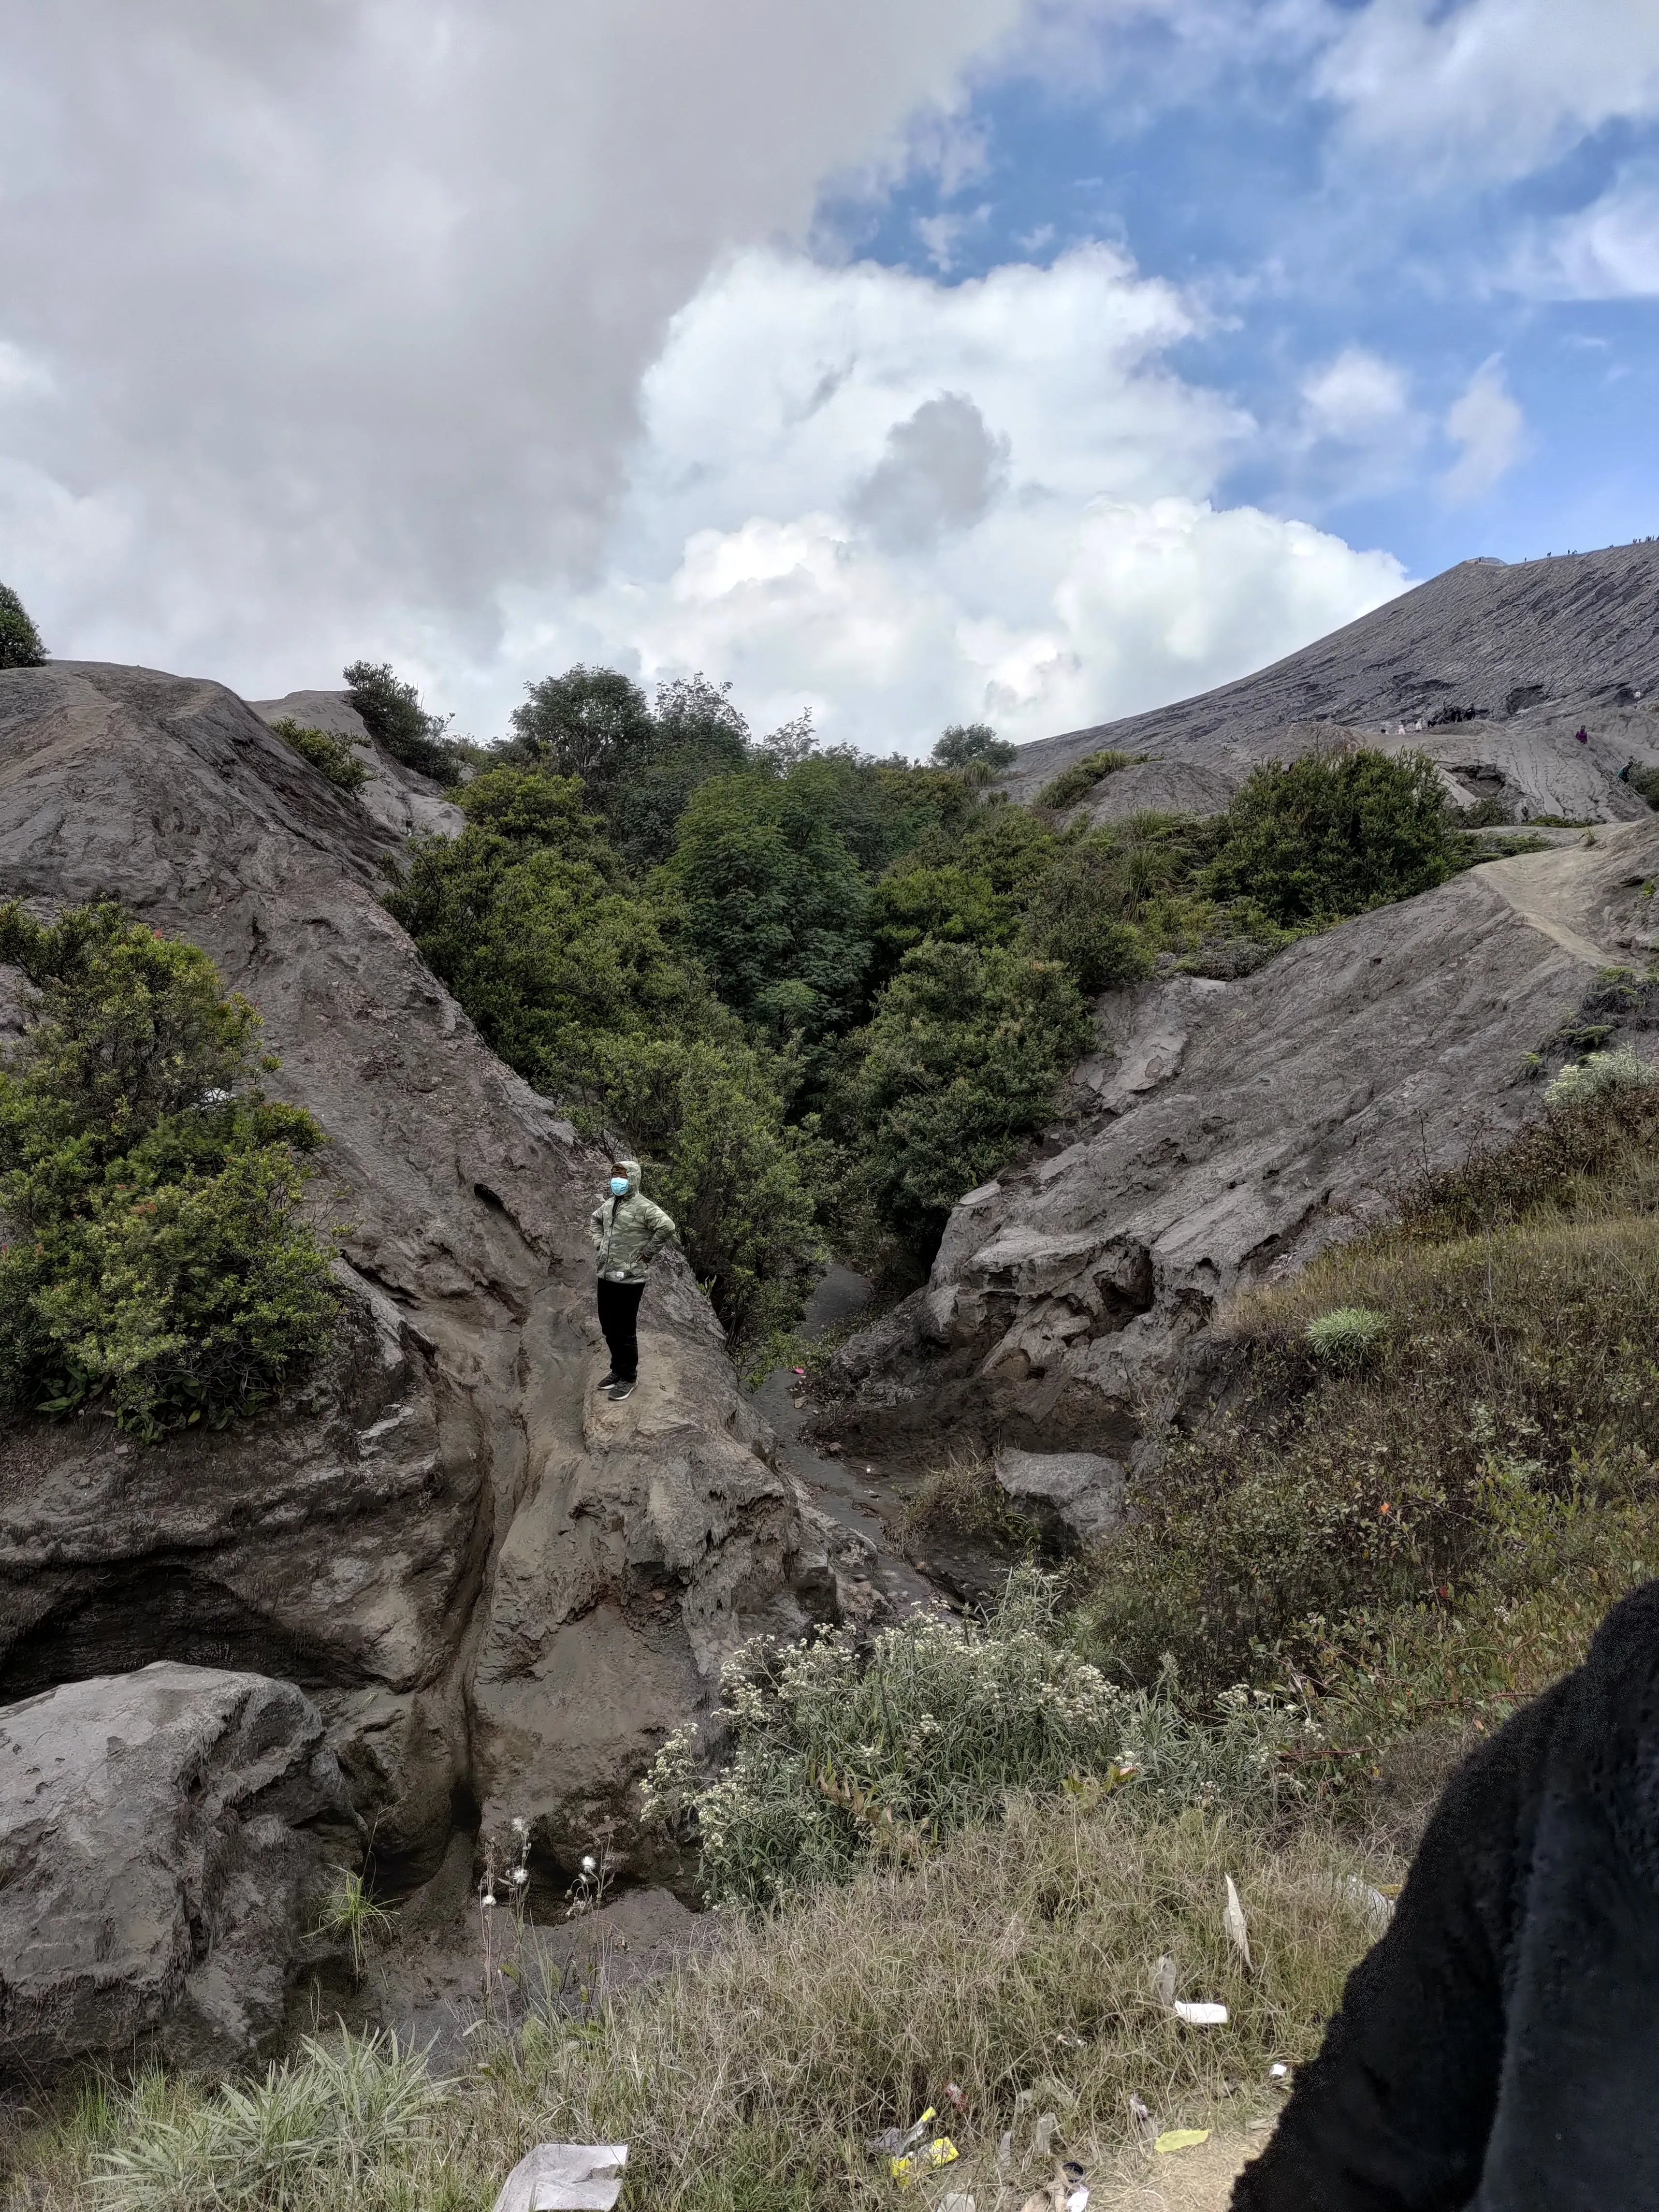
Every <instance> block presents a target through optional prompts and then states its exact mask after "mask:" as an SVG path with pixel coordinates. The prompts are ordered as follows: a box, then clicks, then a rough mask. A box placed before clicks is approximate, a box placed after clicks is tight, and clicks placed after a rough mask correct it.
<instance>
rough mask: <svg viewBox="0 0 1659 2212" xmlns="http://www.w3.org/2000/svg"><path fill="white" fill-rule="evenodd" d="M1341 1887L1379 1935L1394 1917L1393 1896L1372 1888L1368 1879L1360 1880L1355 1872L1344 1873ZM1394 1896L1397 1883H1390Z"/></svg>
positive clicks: (1396, 1892)
mask: <svg viewBox="0 0 1659 2212" xmlns="http://www.w3.org/2000/svg"><path fill="white" fill-rule="evenodd" d="M1342 1887H1343V1888H1344V1889H1345V1890H1346V1893H1347V1894H1348V1895H1349V1896H1350V1897H1351V1898H1352V1899H1353V1901H1354V1903H1355V1904H1356V1905H1358V1906H1359V1908H1360V1909H1361V1911H1363V1912H1364V1915H1365V1917H1366V1918H1367V1920H1369V1921H1370V1923H1371V1926H1372V1927H1373V1928H1374V1929H1376V1932H1377V1934H1378V1935H1379V1936H1380V1935H1382V1934H1383V1930H1384V1929H1386V1928H1387V1927H1388V1924H1389V1921H1391V1920H1392V1919H1393V1918H1394V1898H1392V1897H1390V1896H1389V1895H1388V1894H1387V1893H1385V1892H1384V1891H1383V1890H1380V1889H1374V1888H1373V1887H1371V1885H1370V1882H1368V1881H1361V1880H1360V1879H1359V1876H1358V1875H1357V1874H1351V1875H1344V1877H1343V1881H1342ZM1391 1887H1393V1888H1394V1894H1395V1897H1397V1896H1398V1895H1399V1894H1400V1892H1399V1888H1398V1886H1397V1885H1391Z"/></svg>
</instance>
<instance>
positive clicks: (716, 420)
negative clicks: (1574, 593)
mask: <svg viewBox="0 0 1659 2212" xmlns="http://www.w3.org/2000/svg"><path fill="white" fill-rule="evenodd" d="M0 202H3V205H0V579H3V580H6V581H8V582H9V583H10V584H12V585H13V586H15V588H16V589H17V590H18V591H20V592H21V593H22V595H23V597H24V599H25V601H26V602H27V605H29V607H30V608H31V610H32V611H33V612H34V614H35V616H36V618H37V620H38V621H39V623H40V627H41V629H43V631H44V632H45V633H46V640H47V643H48V644H49V646H50V647H52V650H53V651H54V652H55V653H58V654H59V655H61V656H64V657H79V658H99V659H122V660H139V661H144V662H147V663H149V664H150V665H157V666H162V667H167V668H171V669H174V670H178V671H185V672H189V673H192V674H205V675H211V676H216V677H218V678H222V680H224V681H225V682H227V683H228V684H233V685H234V686H235V687H236V688H237V689H238V690H241V691H243V692H244V693H245V694H246V695H248V696H261V695H264V694H267V693H270V692H276V691H283V690H289V689H290V688H294V687H297V686H301V685H313V684H323V685H330V684H337V681H338V671H339V669H340V667H341V665H342V664H343V661H344V660H345V659H348V658H352V657H356V655H358V654H360V653H367V654H368V655H370V656H371V657H373V658H375V659H381V658H386V659H392V661H393V662H394V663H395V664H396V665H398V667H399V668H400V669H402V670H404V671H406V672H407V673H409V674H410V675H411V676H413V677H415V678H416V679H417V680H418V681H419V682H420V683H421V684H422V685H423V686H424V688H425V690H426V692H427V695H428V699H429V701H430V702H432V703H433V704H435V705H438V706H441V707H443V708H454V709H455V710H456V711H457V714H458V726H459V727H462V728H465V729H468V730H471V731H472V732H475V733H476V734H477V735H478V736H481V737H488V736H491V735H494V734H496V733H497V732H500V731H501V728H502V727H503V726H504V724H505V719H506V715H507V712H508V710H509V708H511V706H512V704H513V702H514V700H515V699H516V698H517V697H518V696H520V692H521V688H522V685H523V684H524V683H525V682H526V679H528V678H533V677H536V676H539V675H543V674H545V673H548V672H550V671H556V670H557V669H559V668H562V667H563V666H565V665H568V663H570V662H571V661H573V660H575V659H588V660H596V659H597V660H604V661H607V662H610V663H611V664H612V665H617V666H621V667H625V668H627V669H629V671H630V672H633V673H635V674H637V675H639V676H641V678H643V679H645V680H646V681H647V682H651V681H654V680H657V679H659V678H663V677H665V676H669V675H672V674H676V673H681V672H685V671H690V670H691V669H695V668H702V669H703V670H705V671H708V673H709V674H710V675H712V676H714V677H716V678H722V679H723V678H730V679H731V681H732V684H733V685H734V696H735V697H736V698H737V700H738V702H739V704H740V705H741V706H742V707H743V708H744V710H745V712H746V713H748V714H749V715H750V719H751V720H753V721H754V722H755V723H756V724H757V726H763V727H764V726H770V725H771V724H772V723H774V722H776V721H779V720H783V719H785V718H786V717H787V716H788V715H790V714H794V713H796V712H798V711H799V709H800V708H802V707H805V706H811V708H813V709H814V712H815V714H816V715H817V723H818V726H819V728H820V730H821V732H823V734H824V735H826V736H828V737H831V738H845V739H850V740H853V741H854V742H856V743H859V744H863V745H866V746H867V747H869V748H870V749H871V750H876V751H888V750H893V749H894V748H896V747H902V748H905V749H908V750H917V749H920V748H921V747H923V746H925V745H926V744H927V743H928V742H929V741H930V739H931V738H932V737H933V734H934V733H935V732H937V731H938V729H939V727H940V726H941V725H942V724H944V723H945V722H947V721H950V720H958V719H963V718H979V717H984V718H985V719H987V720H991V721H993V722H994V723H995V724H996V725H997V726H999V727H1000V728H1001V729H1003V730H1004V731H1006V733H1007V734H1009V735H1011V736H1013V737H1016V738H1034V737H1040V736H1043V735H1046V734H1048V732H1052V731H1054V730H1058V729H1065V728H1069V727H1074V726H1079V725H1081V724H1085V723H1088V722H1092V721H1095V720H1102V719H1104V718H1106V717H1109V716H1111V715H1114V714H1122V713H1127V712H1130V711H1133V710H1134V709H1136V708H1141V707H1145V706H1148V705H1151V704H1154V703H1156V702H1159V701H1161V700H1164V699H1169V698H1174V697H1178V696H1183V695H1185V694H1187V693H1189V692H1192V691H1194V690H1201V689H1203V688H1204V687H1205V686H1206V685H1208V684H1212V683H1216V682H1218V681H1221V680H1223V679H1225V678H1227V677H1230V676H1233V675H1237V674H1239V673H1241V672H1243V671H1245V670H1247V669H1249V668H1252V667H1255V666H1258V665H1261V664H1262V663H1264V662H1266V661H1267V660H1270V659H1273V658H1275V657H1276V656H1277V655H1278V654H1279V653H1282V652H1285V651H1286V650H1288V649H1290V648H1291V647H1294V646H1296V645H1297V644H1300V643H1302V642H1304V641H1306V640H1308V639H1310V638H1311V637H1314V636H1316V635H1319V634H1320V633H1321V632H1322V631H1324V630H1326V629H1330V628H1332V627H1333V626H1334V625H1335V624H1336V623H1340V622H1343V621H1346V620H1347V619H1349V618H1350V617H1352V616H1354V615H1356V614H1358V613H1360V612H1362V611H1364V610H1365V609H1366V608H1368V607H1370V606H1373V605H1376V604H1377V603H1378V602H1379V601H1380V600H1382V599H1386V598H1388V597H1389V596H1390V595H1391V594H1392V593H1393V592H1396V591H1398V590H1399V589H1400V588H1401V586H1402V585H1403V584H1405V583H1407V582H1408V581H1410V580H1414V579H1417V578H1419V577H1422V576H1425V575H1429V574H1433V573H1434V572H1435V571H1436V570H1437V569H1438V568H1443V567H1445V566H1447V565H1448V564H1449V563H1450V562H1454V561H1457V560H1461V559H1463V558H1465V557H1466V556H1469V555H1471V554H1476V553H1483V554H1497V555H1499V556H1502V557H1504V558H1506V559H1516V558H1522V557H1525V556H1529V555H1533V554H1537V553H1542V552H1546V551H1551V550H1554V551H1562V550H1568V549H1570V548H1576V547H1586V546H1591V545H1597V544H1607V543H1610V542H1614V541H1617V540H1620V539H1624V538H1632V537H1635V536H1645V535H1648V534H1650V533H1651V532H1659V429H1656V427H1655V426H1656V423H1659V405H1656V402H1659V314H1656V302H1659V6H1656V5H1655V4H1654V0H1572V5H1571V6H1570V7H1569V6H1564V5H1563V4H1562V0H285V4H284V5H283V6H282V7H280V8H273V7H270V6H267V5H262V4H260V3H259V0H148V4H147V5H145V6H144V7H143V8H136V7H134V6H132V5H131V0H0Z"/></svg>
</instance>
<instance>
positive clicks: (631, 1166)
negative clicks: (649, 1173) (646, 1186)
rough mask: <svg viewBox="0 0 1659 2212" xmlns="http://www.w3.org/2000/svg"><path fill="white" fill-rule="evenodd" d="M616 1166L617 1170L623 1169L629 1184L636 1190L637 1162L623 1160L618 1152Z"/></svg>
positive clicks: (638, 1169)
mask: <svg viewBox="0 0 1659 2212" xmlns="http://www.w3.org/2000/svg"><path fill="white" fill-rule="evenodd" d="M617 1166H618V1167H619V1168H623V1169H625V1170H627V1174H628V1180H629V1182H630V1183H631V1184H632V1185H633V1187H634V1188H635V1190H637V1189H638V1188H639V1187H640V1164H639V1162H638V1161H637V1160H630V1159H628V1158H624V1157H623V1154H622V1153H620V1152H618V1153H617Z"/></svg>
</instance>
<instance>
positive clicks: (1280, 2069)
mask: <svg viewBox="0 0 1659 2212" xmlns="http://www.w3.org/2000/svg"><path fill="white" fill-rule="evenodd" d="M1290 2070H1291V2069H1290V2068H1289V2067H1288V2066H1287V2065H1286V2064H1285V2062H1284V2060H1283V2059H1282V2058H1275V2059H1274V2061H1273V2064H1272V2065H1271V2066H1270V2067H1269V2068H1268V2069H1267V2079H1268V2080H1269V2081H1283V2080H1284V2079H1285V2075H1287V2074H1288V2073H1289V2072H1290Z"/></svg>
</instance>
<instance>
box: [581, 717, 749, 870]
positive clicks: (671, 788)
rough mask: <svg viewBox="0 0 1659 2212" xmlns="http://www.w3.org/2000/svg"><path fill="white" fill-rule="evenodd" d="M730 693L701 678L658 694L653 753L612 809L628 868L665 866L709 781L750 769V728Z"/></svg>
mask: <svg viewBox="0 0 1659 2212" xmlns="http://www.w3.org/2000/svg"><path fill="white" fill-rule="evenodd" d="M731 689H732V687H731V685H730V684H719V685H717V684H711V683H710V682H709V681H708V678H707V677H704V676H687V677H680V678H676V679H675V681H674V682H672V683H671V684H659V686H658V688H657V703H656V711H655V713H654V714H653V717H652V732H651V739H650V744H649V747H648V749H647V751H646V752H645V754H644V756H643V757H642V758H641V759H640V760H639V762H638V763H637V765H635V767H633V768H632V769H629V771H628V772H627V773H626V774H624V775H623V776H622V778H621V780H620V781H618V782H617V784H616V785H615V786H614V787H612V789H611V795H610V798H609V799H608V802H607V808H606V811H607V814H608V816H609V818H610V822H611V835H612V836H614V838H615V839H616V842H617V850H618V851H619V852H620V853H621V854H622V855H623V859H624V860H626V861H627V863H628V865H629V866H630V867H632V868H635V869H641V870H642V869H646V868H650V867H654V866H656V865H657V863H658V862H659V861H661V860H666V859H667V858H668V856H669V854H671V852H672V851H673V849H674V829H675V824H676V823H678V820H679V818H680V817H681V815H682V814H684V811H685V808H686V804H687V802H688V801H689V799H690V796H691V794H692V793H693V792H694V791H696V789H697V787H698V786H699V785H700V784H704V783H707V782H708V780H709V778H710V777H711V776H716V775H730V774H731V773H732V770H733V769H740V768H743V767H744V766H745V765H747V763H748V762H749V758H750V744H749V725H748V724H747V723H746V722H745V721H744V719H743V716H742V715H741V714H739V713H738V710H737V708H735V707H734V706H733V705H732V700H731Z"/></svg>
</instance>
